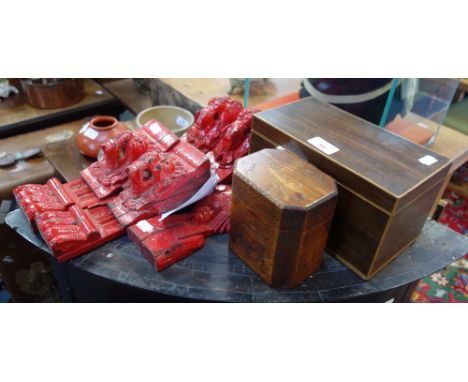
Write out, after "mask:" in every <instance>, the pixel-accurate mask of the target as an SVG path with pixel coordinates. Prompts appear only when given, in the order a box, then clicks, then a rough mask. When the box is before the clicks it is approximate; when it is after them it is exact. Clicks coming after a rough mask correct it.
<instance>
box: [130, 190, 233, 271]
mask: <svg viewBox="0 0 468 382" xmlns="http://www.w3.org/2000/svg"><path fill="white" fill-rule="evenodd" d="M230 212H231V187H230V186H225V185H220V186H218V187H217V188H216V190H215V192H214V193H213V194H212V195H210V196H208V197H206V198H205V199H203V200H201V201H200V202H198V204H197V205H196V206H195V208H194V210H193V212H191V213H186V214H180V215H171V216H169V217H167V218H166V219H165V220H163V221H160V217H154V218H151V219H148V220H141V221H140V222H139V223H137V224H135V225H133V226H131V227H130V228H128V230H127V233H128V236H129V238H130V240H132V241H133V242H134V243H135V244H136V245H137V246H138V247H139V248H140V250H141V252H142V253H143V255H144V256H145V257H146V258H147V259H148V261H149V262H150V263H151V264H152V265H153V266H154V267H155V268H156V270H158V271H161V270H163V269H165V268H167V267H168V266H170V265H171V264H174V263H175V262H177V261H180V260H182V259H184V258H185V257H187V256H189V255H190V254H192V253H193V252H194V251H196V250H198V249H200V248H202V247H203V246H204V244H205V238H206V237H208V236H210V235H212V234H214V233H222V232H227V231H228V230H229V217H230Z"/></svg>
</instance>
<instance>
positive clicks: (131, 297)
mask: <svg viewBox="0 0 468 382" xmlns="http://www.w3.org/2000/svg"><path fill="white" fill-rule="evenodd" d="M73 142H74V140H73V141H70V142H68V143H67V144H53V145H52V148H51V147H50V146H49V145H48V146H49V147H48V148H45V152H46V155H47V158H48V159H49V160H50V162H51V164H52V165H53V166H54V167H55V168H56V169H57V172H58V173H59V175H61V176H62V177H63V179H64V180H67V181H68V180H72V179H76V178H78V176H79V169H80V168H81V167H82V163H83V162H82V159H83V158H81V159H80V158H79V156H80V155H81V154H78V153H77V148H76V146H75V145H74V144H73ZM67 163H68V164H70V165H69V166H64V164H67ZM6 222H7V224H8V225H9V226H10V227H11V228H13V229H15V230H16V231H17V233H18V234H20V235H21V236H22V237H23V238H25V239H26V240H27V241H29V242H31V243H33V244H34V245H35V246H37V247H38V248H41V249H42V250H43V251H44V252H45V253H47V254H48V256H49V257H50V260H51V264H52V266H53V268H54V270H55V273H56V275H57V276H58V280H59V285H60V286H61V291H62V295H63V296H64V298H65V300H66V301H239V302H241V301H243V302H286V301H288V302H289V301H297V302H302V301H389V300H392V301H405V300H407V299H408V297H409V296H410V295H411V293H412V290H413V288H414V286H415V284H416V283H417V281H418V280H419V279H421V278H423V277H425V276H428V275H430V274H432V273H434V272H436V271H438V270H440V269H441V268H443V267H445V266H446V265H448V264H450V263H452V262H453V261H455V260H457V259H458V258H460V257H462V256H463V255H464V254H465V253H466V250H467V248H468V238H465V237H464V236H462V235H459V234H457V233H456V232H454V231H452V230H450V229H449V228H447V227H445V226H442V225H440V224H438V223H436V222H434V221H432V220H429V221H428V222H427V223H426V225H425V227H424V230H423V233H422V235H421V236H420V238H419V239H418V240H417V241H416V243H415V244H414V245H412V246H411V247H410V248H409V249H408V250H406V251H405V252H404V253H403V254H402V255H400V256H399V257H397V259H396V260H395V261H393V262H392V263H391V264H390V265H388V266H387V267H386V268H385V269H384V270H382V271H381V272H379V273H378V274H377V275H376V276H375V277H374V278H373V279H371V280H369V281H363V280H361V279H360V278H359V277H358V276H356V275H355V274H354V273H353V272H352V271H350V270H349V269H348V268H346V267H345V266H344V265H342V264H341V263H340V262H339V261H337V260H336V259H335V258H334V257H332V256H329V255H328V254H326V255H325V257H324V261H323V264H322V266H321V268H320V270H319V272H317V273H316V274H314V275H313V276H312V277H310V278H309V279H308V280H306V282H305V283H304V284H303V285H301V286H300V287H298V288H296V289H292V290H278V289H272V288H269V287H268V286H267V285H266V284H265V283H264V282H263V281H262V280H261V279H260V278H258V277H257V276H256V275H255V274H254V273H253V272H252V271H250V269H249V268H247V267H246V266H245V265H244V264H243V263H242V262H241V261H240V260H239V259H238V258H237V257H236V256H235V255H233V254H232V253H230V252H229V250H228V245H227V242H228V235H218V236H213V237H210V238H208V239H207V241H206V245H205V247H204V248H203V249H201V250H200V251H198V252H197V253H195V254H193V255H192V256H190V257H188V258H186V259H185V260H183V261H181V262H179V263H176V264H174V265H173V266H171V267H169V268H168V269H166V270H164V271H162V272H156V271H155V270H154V269H153V268H152V267H151V266H150V264H149V263H148V261H147V260H146V259H145V258H144V257H143V256H142V255H141V254H140V252H139V250H138V249H137V248H136V247H135V246H134V245H133V243H132V242H130V241H129V240H128V238H127V236H126V235H124V236H123V237H120V238H118V239H116V240H113V241H112V242H109V243H107V244H105V245H103V246H102V247H100V248H97V249H95V250H93V251H91V252H89V253H87V254H85V255H83V256H80V257H78V258H76V259H74V260H71V261H69V262H66V263H64V264H59V263H57V262H56V260H55V259H54V258H53V257H52V256H51V255H50V252H49V250H48V248H47V246H46V245H45V243H44V242H43V241H42V240H41V239H40V238H38V237H37V236H36V235H34V233H33V232H32V230H31V228H30V226H29V224H28V222H27V221H26V219H25V217H24V216H23V214H22V213H21V212H20V211H19V210H15V211H13V212H10V214H9V215H8V216H7V217H6Z"/></svg>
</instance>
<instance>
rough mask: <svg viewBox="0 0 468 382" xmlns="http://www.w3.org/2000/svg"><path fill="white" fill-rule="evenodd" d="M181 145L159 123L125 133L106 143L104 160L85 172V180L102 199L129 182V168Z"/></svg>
mask: <svg viewBox="0 0 468 382" xmlns="http://www.w3.org/2000/svg"><path fill="white" fill-rule="evenodd" d="M177 142H178V138H177V136H175V135H174V134H173V133H172V132H171V131H170V130H168V129H166V128H165V127H164V126H163V125H162V124H160V123H159V122H157V121H154V120H153V121H150V122H148V123H147V124H146V125H145V126H144V127H143V128H142V129H138V130H136V131H133V132H125V133H122V134H120V135H119V136H117V137H116V138H115V139H111V140H109V141H107V142H106V143H104V144H103V145H102V146H101V148H102V151H103V157H102V159H101V160H99V161H97V162H95V163H93V164H91V165H90V166H89V167H88V168H86V169H85V170H83V171H82V172H81V176H82V178H83V179H84V180H85V181H86V183H87V184H88V185H89V186H90V187H91V189H92V190H93V192H94V193H95V194H96V196H97V197H99V198H105V197H107V196H109V195H112V194H115V193H116V192H118V191H120V189H121V188H122V186H123V185H124V183H125V182H126V181H127V177H128V173H127V168H128V166H130V165H131V164H132V163H133V162H135V161H136V160H137V159H138V158H139V157H140V156H142V155H143V154H144V153H146V152H149V151H152V152H154V151H155V152H165V151H167V150H169V149H170V148H171V147H172V146H173V145H174V144H176V143H177Z"/></svg>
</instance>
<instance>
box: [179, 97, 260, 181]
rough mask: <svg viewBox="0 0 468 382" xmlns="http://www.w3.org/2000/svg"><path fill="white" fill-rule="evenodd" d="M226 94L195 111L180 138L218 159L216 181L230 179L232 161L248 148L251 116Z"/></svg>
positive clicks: (252, 111) (244, 153)
mask: <svg viewBox="0 0 468 382" xmlns="http://www.w3.org/2000/svg"><path fill="white" fill-rule="evenodd" d="M255 112H256V110H247V109H246V110H244V109H243V108H242V104H241V103H240V102H238V101H235V100H232V99H231V98H229V97H215V98H212V99H211V100H210V101H209V102H208V106H207V107H204V108H203V109H201V110H199V111H198V112H197V113H196V114H195V123H194V124H193V126H192V127H191V128H190V129H189V130H188V131H187V134H186V136H185V137H184V138H183V139H185V140H187V142H189V143H191V144H193V145H194V146H195V147H197V148H198V149H200V150H201V151H203V152H204V153H207V152H212V153H213V158H214V160H215V161H216V162H217V163H218V165H219V168H218V170H217V174H218V177H219V182H220V183H221V182H227V183H229V182H230V179H231V175H232V170H233V166H234V161H235V160H236V159H237V158H240V157H242V156H244V155H246V154H247V153H248V151H249V136H250V129H251V127H252V116H253V114H254V113H255Z"/></svg>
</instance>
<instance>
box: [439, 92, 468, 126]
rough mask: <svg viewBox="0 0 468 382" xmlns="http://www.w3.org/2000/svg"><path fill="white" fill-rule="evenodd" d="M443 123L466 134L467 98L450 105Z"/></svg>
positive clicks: (467, 117)
mask: <svg viewBox="0 0 468 382" xmlns="http://www.w3.org/2000/svg"><path fill="white" fill-rule="evenodd" d="M444 125H445V126H448V127H451V128H452V129H455V130H458V131H460V132H462V133H463V134H468V98H466V99H464V100H463V101H461V102H458V103H454V104H452V105H451V106H450V109H449V111H448V112H447V116H446V117H445V121H444Z"/></svg>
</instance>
